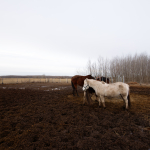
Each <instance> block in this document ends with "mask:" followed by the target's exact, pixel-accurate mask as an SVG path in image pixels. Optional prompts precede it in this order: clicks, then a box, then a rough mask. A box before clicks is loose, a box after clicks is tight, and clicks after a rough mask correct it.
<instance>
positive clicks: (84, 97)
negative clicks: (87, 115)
mask: <svg viewBox="0 0 150 150" xmlns="http://www.w3.org/2000/svg"><path fill="white" fill-rule="evenodd" d="M86 94H87V93H86V91H84V96H83V105H85V99H86Z"/></svg>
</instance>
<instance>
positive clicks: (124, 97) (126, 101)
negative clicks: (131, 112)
mask: <svg viewBox="0 0 150 150" xmlns="http://www.w3.org/2000/svg"><path fill="white" fill-rule="evenodd" d="M120 96H121V98H122V99H123V101H124V104H125V107H124V106H123V108H126V109H128V99H127V96H122V95H121V94H120Z"/></svg>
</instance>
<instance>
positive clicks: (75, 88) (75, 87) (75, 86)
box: [74, 85, 79, 96]
mask: <svg viewBox="0 0 150 150" xmlns="http://www.w3.org/2000/svg"><path fill="white" fill-rule="evenodd" d="M74 90H75V91H76V93H77V96H79V95H78V92H77V85H74Z"/></svg>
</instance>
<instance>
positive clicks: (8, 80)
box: [0, 78, 71, 84]
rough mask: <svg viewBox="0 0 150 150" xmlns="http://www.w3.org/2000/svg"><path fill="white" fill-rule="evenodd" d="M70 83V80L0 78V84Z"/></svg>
mask: <svg viewBox="0 0 150 150" xmlns="http://www.w3.org/2000/svg"><path fill="white" fill-rule="evenodd" d="M35 82H40V83H46V82H53V83H71V79H58V78H57V79H55V78H3V79H2V78H0V84H2V83H3V84H16V83H35Z"/></svg>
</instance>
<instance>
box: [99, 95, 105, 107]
mask: <svg viewBox="0 0 150 150" xmlns="http://www.w3.org/2000/svg"><path fill="white" fill-rule="evenodd" d="M100 97H101V101H102V104H103V107H104V109H105V108H106V106H105V99H104V96H100Z"/></svg>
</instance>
